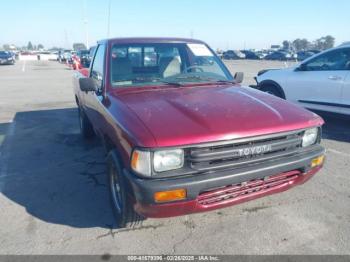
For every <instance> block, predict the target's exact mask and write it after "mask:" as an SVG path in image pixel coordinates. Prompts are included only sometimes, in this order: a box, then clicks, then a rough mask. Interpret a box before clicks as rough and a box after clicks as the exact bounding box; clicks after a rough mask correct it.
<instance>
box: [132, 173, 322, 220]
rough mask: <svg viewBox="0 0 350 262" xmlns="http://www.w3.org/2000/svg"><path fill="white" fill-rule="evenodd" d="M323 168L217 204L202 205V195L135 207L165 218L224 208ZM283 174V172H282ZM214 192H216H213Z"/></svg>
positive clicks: (276, 190) (280, 188) (278, 189)
mask: <svg viewBox="0 0 350 262" xmlns="http://www.w3.org/2000/svg"><path fill="white" fill-rule="evenodd" d="M320 169H321V166H320V167H316V168H314V169H312V170H310V171H309V172H307V173H305V174H299V175H296V177H295V178H294V179H291V180H288V181H286V182H285V183H282V184H279V185H277V186H274V187H271V188H268V189H265V190H261V191H257V192H252V193H249V194H245V195H240V196H237V197H235V198H231V199H228V200H225V201H222V202H220V203H216V204H215V205H202V204H200V203H199V201H200V196H199V197H198V198H197V199H195V200H191V201H184V202H175V203H168V204H159V205H143V204H140V203H136V204H135V206H134V208H135V210H136V211H137V212H138V213H139V214H141V215H143V216H145V217H150V218H164V217H173V216H181V215H186V214H191V213H199V212H206V211H211V210H215V209H218V208H224V207H229V206H233V205H238V204H241V203H244V202H247V201H250V200H254V199H257V198H260V197H264V196H268V195H272V194H276V193H280V192H283V191H286V190H288V189H290V188H292V187H294V186H297V185H302V184H304V183H305V182H306V181H308V180H309V179H310V178H312V177H313V175H314V174H315V173H317V172H318V171H319V170H320ZM291 172H294V173H298V172H297V171H291ZM280 175H282V174H280ZM211 193H212V194H213V193H215V192H211Z"/></svg>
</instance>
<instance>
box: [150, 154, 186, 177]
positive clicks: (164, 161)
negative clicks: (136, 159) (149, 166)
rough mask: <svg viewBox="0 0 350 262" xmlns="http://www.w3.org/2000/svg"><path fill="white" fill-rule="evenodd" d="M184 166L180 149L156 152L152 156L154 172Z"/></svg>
mask: <svg viewBox="0 0 350 262" xmlns="http://www.w3.org/2000/svg"><path fill="white" fill-rule="evenodd" d="M183 165H184V151H183V150H182V149H173V150H162V151H156V152H154V155H153V167H154V170H155V171H156V172H164V171H169V170H173V169H178V168H181V167H183Z"/></svg>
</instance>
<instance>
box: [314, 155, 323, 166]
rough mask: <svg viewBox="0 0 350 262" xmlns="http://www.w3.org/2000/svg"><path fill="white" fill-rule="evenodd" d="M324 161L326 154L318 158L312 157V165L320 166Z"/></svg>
mask: <svg viewBox="0 0 350 262" xmlns="http://www.w3.org/2000/svg"><path fill="white" fill-rule="evenodd" d="M323 162H324V156H319V157H316V158H314V159H312V161H311V167H317V166H320V165H322V164H323Z"/></svg>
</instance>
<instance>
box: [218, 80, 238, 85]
mask: <svg viewBox="0 0 350 262" xmlns="http://www.w3.org/2000/svg"><path fill="white" fill-rule="evenodd" d="M213 82H215V83H223V84H233V85H236V84H237V83H236V82H235V81H230V80H214V81H213Z"/></svg>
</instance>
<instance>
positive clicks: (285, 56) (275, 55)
mask: <svg viewBox="0 0 350 262" xmlns="http://www.w3.org/2000/svg"><path fill="white" fill-rule="evenodd" d="M264 59H266V60H278V61H287V60H290V59H292V55H291V54H290V53H287V52H283V51H275V52H272V53H271V54H268V55H266V56H265V57H264Z"/></svg>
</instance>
